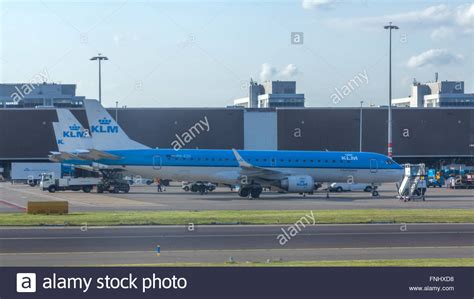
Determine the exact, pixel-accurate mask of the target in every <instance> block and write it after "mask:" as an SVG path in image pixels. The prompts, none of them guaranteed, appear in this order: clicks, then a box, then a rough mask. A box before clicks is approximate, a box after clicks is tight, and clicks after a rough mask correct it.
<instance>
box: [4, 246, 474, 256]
mask: <svg viewBox="0 0 474 299" xmlns="http://www.w3.org/2000/svg"><path fill="white" fill-rule="evenodd" d="M469 248H471V249H474V246H416V247H410V246H407V247H360V248H359V247H357V248H356V247H350V248H340V247H333V248H256V249H197V250H166V251H163V255H166V254H167V253H189V252H196V253H201V252H202V253H212V252H249V251H265V252H268V251H290V252H291V251H314V250H315V251H331V250H397V249H469ZM139 253H150V254H153V255H155V254H156V251H155V250H149V251H148V250H144V251H138V250H136V251H69V252H14V253H0V256H16V255H62V254H64V255H70V254H75V255H79V254H139Z"/></svg>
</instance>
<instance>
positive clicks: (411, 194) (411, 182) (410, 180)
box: [397, 164, 426, 201]
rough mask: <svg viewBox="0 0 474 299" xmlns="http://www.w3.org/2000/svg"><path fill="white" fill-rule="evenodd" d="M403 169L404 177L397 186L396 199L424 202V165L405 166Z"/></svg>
mask: <svg viewBox="0 0 474 299" xmlns="http://www.w3.org/2000/svg"><path fill="white" fill-rule="evenodd" d="M404 167H405V175H404V176H403V180H402V182H401V183H400V185H399V186H398V196H397V198H399V199H401V200H404V201H410V200H412V199H414V200H416V199H422V200H425V191H426V181H425V176H426V168H425V164H405V165H404Z"/></svg>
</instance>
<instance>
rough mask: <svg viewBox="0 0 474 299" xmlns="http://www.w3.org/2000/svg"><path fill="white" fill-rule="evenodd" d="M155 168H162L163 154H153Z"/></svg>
mask: <svg viewBox="0 0 474 299" xmlns="http://www.w3.org/2000/svg"><path fill="white" fill-rule="evenodd" d="M153 169H161V156H153Z"/></svg>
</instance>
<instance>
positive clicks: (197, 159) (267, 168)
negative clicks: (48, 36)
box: [50, 100, 403, 198]
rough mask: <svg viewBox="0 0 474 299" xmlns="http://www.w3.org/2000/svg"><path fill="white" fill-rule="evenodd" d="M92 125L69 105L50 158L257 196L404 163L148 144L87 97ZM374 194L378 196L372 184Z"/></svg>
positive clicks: (393, 172) (395, 174) (396, 169)
mask: <svg viewBox="0 0 474 299" xmlns="http://www.w3.org/2000/svg"><path fill="white" fill-rule="evenodd" d="M84 105H85V108H86V114H87V118H88V121H89V128H90V130H85V129H84V128H83V127H82V126H81V125H80V123H79V122H78V121H77V119H75V117H74V116H73V115H72V114H71V112H70V111H69V110H66V109H57V113H58V120H59V121H58V122H57V123H53V126H54V130H55V134H56V138H57V143H58V149H59V151H58V152H52V155H51V156H50V158H51V159H52V160H55V161H61V162H64V163H73V164H76V165H91V164H94V165H100V167H105V168H115V169H117V168H118V169H123V170H125V171H128V172H130V173H134V174H138V175H141V176H143V177H149V178H152V177H160V178H164V179H170V180H177V181H207V182H215V183H220V184H228V185H239V186H240V189H239V195H240V196H241V197H252V198H258V197H259V196H260V194H261V192H262V189H263V188H264V187H268V188H272V189H276V190H281V191H286V192H290V193H312V192H313V190H314V188H315V186H316V184H318V183H327V182H346V181H351V182H354V183H366V184H371V185H375V184H380V183H387V182H399V181H400V180H401V179H402V176H403V168H402V167H401V166H400V165H399V164H397V163H396V162H394V161H393V160H392V159H391V158H389V157H387V156H385V155H382V154H377V153H368V152H328V151H280V150H277V151H250V150H235V149H232V150H201V149H179V150H176V149H152V148H149V147H147V146H145V145H143V144H140V143H138V142H136V141H134V140H131V139H130V138H129V137H128V136H127V134H126V133H125V132H124V131H123V130H122V128H120V126H119V125H118V124H117V123H116V122H115V121H114V120H113V119H112V117H111V116H110V115H109V114H108V112H107V111H106V110H105V109H104V108H103V107H102V106H101V105H100V104H99V103H98V102H97V101H95V100H86V101H85V103H84ZM373 190H374V193H373V195H377V191H375V188H374V189H373Z"/></svg>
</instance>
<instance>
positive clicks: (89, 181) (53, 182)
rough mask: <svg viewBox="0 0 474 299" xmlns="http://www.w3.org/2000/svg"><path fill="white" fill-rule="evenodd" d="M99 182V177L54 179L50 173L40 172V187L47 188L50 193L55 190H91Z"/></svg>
mask: <svg viewBox="0 0 474 299" xmlns="http://www.w3.org/2000/svg"><path fill="white" fill-rule="evenodd" d="M99 182H100V178H73V177H63V178H60V179H55V178H54V175H53V174H52V173H43V174H41V182H40V188H41V189H42V190H43V191H46V190H48V191H49V192H51V193H54V192H56V191H66V190H71V191H80V190H82V191H84V192H86V193H89V192H91V190H92V188H94V186H97V185H98V184H99Z"/></svg>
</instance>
